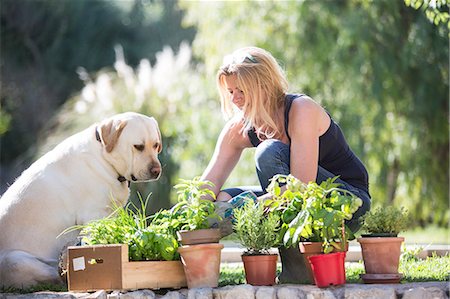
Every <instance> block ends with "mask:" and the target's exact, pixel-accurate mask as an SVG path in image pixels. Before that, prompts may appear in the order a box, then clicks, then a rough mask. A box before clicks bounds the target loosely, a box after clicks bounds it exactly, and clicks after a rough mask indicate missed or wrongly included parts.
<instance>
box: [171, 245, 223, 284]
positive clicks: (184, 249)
mask: <svg viewBox="0 0 450 299" xmlns="http://www.w3.org/2000/svg"><path fill="white" fill-rule="evenodd" d="M222 248H223V244H218V243H213V244H198V245H186V246H181V247H179V248H178V252H179V253H180V256H181V262H182V263H183V267H184V273H185V274H186V280H187V285H188V288H190V289H191V288H202V287H211V288H215V287H217V286H218V284H219V275H220V253H221V252H220V251H221V250H222Z"/></svg>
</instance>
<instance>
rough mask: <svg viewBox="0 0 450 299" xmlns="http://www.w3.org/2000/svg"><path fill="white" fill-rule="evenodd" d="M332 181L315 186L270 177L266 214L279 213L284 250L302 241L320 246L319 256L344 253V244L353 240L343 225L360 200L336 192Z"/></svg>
mask: <svg viewBox="0 0 450 299" xmlns="http://www.w3.org/2000/svg"><path fill="white" fill-rule="evenodd" d="M336 179H337V177H334V178H330V179H328V180H326V181H324V182H322V183H321V184H320V185H319V184H317V183H315V182H311V183H309V184H304V183H302V182H301V181H299V180H298V179H296V178H295V177H293V176H292V175H288V176H286V175H276V176H274V177H273V179H272V181H271V184H270V185H269V188H268V189H269V192H271V193H272V194H273V195H274V197H273V199H272V200H268V201H267V202H266V205H267V206H268V208H269V210H270V211H272V212H277V213H281V220H282V228H281V230H282V234H283V244H284V245H285V246H287V247H289V246H293V245H297V244H298V243H299V242H300V241H302V240H307V241H311V242H322V249H323V252H324V253H329V252H331V251H333V249H334V248H337V249H340V250H342V249H344V248H345V246H346V242H347V240H351V239H353V238H354V235H353V233H352V232H351V231H350V229H348V228H347V227H346V226H345V224H344V221H345V220H350V219H351V218H352V215H353V213H354V212H356V210H357V209H358V208H359V207H360V206H361V205H362V200H361V199H360V198H358V197H356V196H355V195H354V194H352V193H351V192H349V191H347V190H345V189H341V188H339V186H340V184H338V183H336V182H335V181H336ZM282 184H285V187H284V188H285V191H284V192H283V190H282V187H281V186H282ZM338 242H340V244H339V243H338Z"/></svg>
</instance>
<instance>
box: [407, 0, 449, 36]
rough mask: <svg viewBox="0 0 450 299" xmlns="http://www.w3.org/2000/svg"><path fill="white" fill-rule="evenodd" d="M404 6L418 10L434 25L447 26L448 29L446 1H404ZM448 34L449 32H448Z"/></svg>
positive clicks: (447, 4) (447, 6) (447, 3)
mask: <svg viewBox="0 0 450 299" xmlns="http://www.w3.org/2000/svg"><path fill="white" fill-rule="evenodd" d="M404 1H405V4H406V6H410V7H412V8H414V9H420V10H422V11H424V12H425V15H426V16H427V18H428V20H430V21H431V22H432V23H433V24H434V25H436V26H439V25H441V24H443V25H447V30H448V29H450V15H449V13H448V12H449V8H450V3H449V2H448V0H404ZM449 34H450V32H449ZM449 37H450V35H449Z"/></svg>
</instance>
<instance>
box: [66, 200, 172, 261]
mask: <svg viewBox="0 0 450 299" xmlns="http://www.w3.org/2000/svg"><path fill="white" fill-rule="evenodd" d="M147 199H148V198H147ZM130 204H131V203H129V204H128V205H127V206H125V207H120V206H117V205H115V204H114V211H113V213H112V214H111V215H109V216H108V217H106V218H102V219H98V220H94V221H91V222H89V223H87V224H85V225H81V226H75V227H72V228H69V229H68V230H66V231H71V230H74V229H81V232H80V235H82V236H83V239H82V240H83V242H84V243H85V244H87V245H97V244H128V249H129V250H128V253H129V258H130V260H133V261H145V260H149V261H160V260H167V261H171V260H176V259H179V254H178V252H177V250H178V241H177V239H176V236H175V234H174V233H173V232H172V231H170V230H168V229H167V228H166V227H160V226H157V225H149V226H147V217H146V216H145V205H146V204H145V203H144V202H143V201H142V200H141V204H142V206H141V209H137V211H134V210H132V209H130V207H129V206H130ZM135 210H136V207H135Z"/></svg>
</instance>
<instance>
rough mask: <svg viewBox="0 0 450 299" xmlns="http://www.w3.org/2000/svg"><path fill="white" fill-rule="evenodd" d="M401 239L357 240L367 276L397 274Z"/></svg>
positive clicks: (376, 238)
mask: <svg viewBox="0 0 450 299" xmlns="http://www.w3.org/2000/svg"><path fill="white" fill-rule="evenodd" d="M404 240H405V238H403V237H393V238H384V237H375V238H372V237H370V238H358V239H357V241H358V242H359V244H360V245H361V252H362V257H363V261H364V268H365V271H366V273H367V274H398V264H399V261H400V248H401V245H402V243H403V241H404Z"/></svg>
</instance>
